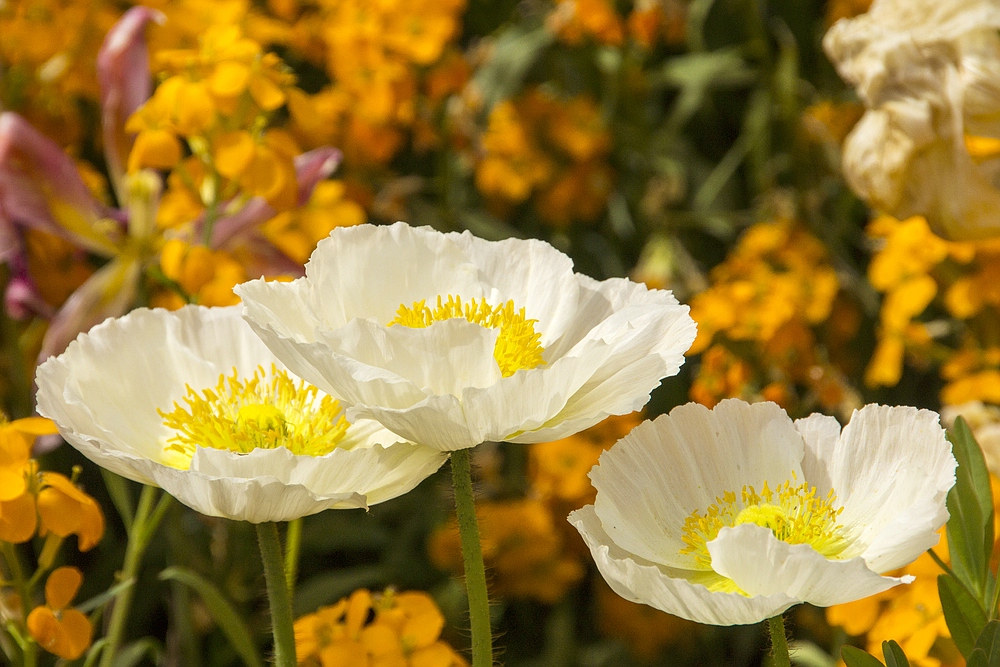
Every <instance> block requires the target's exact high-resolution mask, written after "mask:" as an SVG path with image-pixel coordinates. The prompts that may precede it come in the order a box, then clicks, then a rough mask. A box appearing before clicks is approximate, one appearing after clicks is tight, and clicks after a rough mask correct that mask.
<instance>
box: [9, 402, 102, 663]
mask: <svg viewBox="0 0 1000 667" xmlns="http://www.w3.org/2000/svg"><path fill="white" fill-rule="evenodd" d="M56 432H57V431H56V428H55V425H54V424H53V423H52V422H51V421H49V420H48V419H42V418H40V417H29V418H27V419H18V420H16V421H13V422H8V421H6V419H5V418H4V417H3V415H0V541H2V542H7V543H9V544H21V543H23V542H27V541H28V540H30V539H32V538H33V537H34V536H35V535H36V534H37V535H38V536H40V537H46V538H47V539H46V542H45V547H44V548H43V550H42V552H41V554H40V556H39V562H38V572H37V576H40V575H41V574H43V573H44V572H45V571H46V570H48V568H50V567H52V564H53V561H54V560H55V557H56V554H57V553H58V548H59V546H60V544H61V541H62V539H64V538H66V537H69V536H70V535H76V536H77V546H78V547H79V549H80V551H89V550H90V549H93V548H94V547H95V546H96V545H97V543H98V542H100V540H101V538H102V537H103V536H104V513H103V512H102V511H101V507H100V505H98V504H97V502H96V501H95V500H94V499H93V498H91V497H90V496H89V495H87V494H86V493H84V492H83V491H82V490H80V489H79V488H78V487H77V486H76V485H75V484H73V482H72V480H70V479H69V478H67V477H66V476H64V475H60V474H59V473H55V472H48V471H40V470H39V468H38V463H37V461H35V460H34V459H32V458H31V448H32V446H33V444H34V441H35V439H36V438H37V437H38V436H42V435H53V434H55V433H56ZM11 553H13V552H9V551H6V550H5V551H4V563H5V566H6V570H5V571H6V572H7V573H10V572H13V573H14V574H13V576H9V574H8V575H5V577H4V578H5V580H6V581H7V582H8V583H6V584H5V586H9V587H11V588H10V589H8V590H7V591H4V593H5V597H7V598H8V600H9V601H10V602H11V604H9V605H8V606H9V608H10V609H12V610H14V612H13V613H14V618H13V619H11V620H9V621H8V622H12V623H19V624H23V626H24V627H25V628H26V629H27V631H28V635H30V637H31V638H32V639H34V640H35V641H36V642H37V643H38V645H39V646H41V647H42V648H44V649H45V650H46V651H48V652H50V653H52V654H54V655H57V656H59V657H60V658H64V659H66V660H75V659H77V658H79V657H80V656H81V655H83V652H84V651H85V650H86V649H87V648H88V647H89V646H90V642H91V638H92V635H93V629H92V628H91V625H90V621H89V620H88V619H87V617H86V616H84V615H83V614H82V613H80V612H79V611H76V610H75V609H70V608H69V604H70V602H71V601H72V599H73V598H74V597H75V596H76V593H77V591H78V590H79V588H80V584H81V582H82V581H83V576H82V574H81V573H80V571H79V570H77V569H76V568H72V567H60V568H57V569H55V570H53V571H52V573H51V574H50V575H49V577H48V580H47V581H46V584H45V604H44V605H40V606H36V607H34V608H32V604H31V603H32V599H31V598H32V590H31V584H30V583H27V582H26V581H25V577H24V574H23V573H22V572H21V570H20V563H16V564H15V563H11V562H10V561H9V560H7V559H8V558H10V557H11V555H10V554H11ZM14 557H15V558H18V557H17V556H16V555H15V556H14ZM35 579H36V576H33V577H31V580H32V581H33V580H35ZM29 609H30V613H28V612H29Z"/></svg>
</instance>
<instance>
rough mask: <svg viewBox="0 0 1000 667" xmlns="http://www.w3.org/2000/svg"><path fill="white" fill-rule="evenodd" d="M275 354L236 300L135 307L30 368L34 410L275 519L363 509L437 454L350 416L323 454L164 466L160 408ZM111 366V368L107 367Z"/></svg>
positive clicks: (85, 447) (202, 506)
mask: <svg viewBox="0 0 1000 667" xmlns="http://www.w3.org/2000/svg"><path fill="white" fill-rule="evenodd" d="M272 363H274V364H276V365H277V366H278V368H279V369H280V368H282V365H281V364H280V362H278V361H277V359H276V358H275V357H274V355H273V354H271V353H270V352H269V351H268V350H267V348H266V347H265V346H264V345H263V343H262V342H261V341H260V340H259V339H258V338H256V337H255V336H253V335H252V332H251V331H250V330H249V328H248V327H247V325H246V323H245V322H243V320H242V319H241V318H240V308H239V307H233V308H214V309H208V308H200V307H187V308H183V309H181V310H180V311H177V313H168V312H166V311H150V310H145V309H140V310H137V311H133V313H131V314H129V315H128V316H126V317H124V318H122V319H120V320H109V321H107V322H105V323H104V324H102V325H100V326H98V327H95V329H93V330H92V331H91V332H90V333H89V334H87V335H84V336H81V337H80V338H79V339H78V340H77V341H75V342H74V343H72V344H71V345H70V347H69V348H68V349H67V351H66V353H65V354H63V355H61V356H59V357H57V358H53V359H50V360H49V361H48V362H46V363H45V364H43V365H42V366H41V367H40V368H39V371H38V377H37V383H38V387H39V391H38V406H39V411H40V413H43V414H45V415H46V416H48V417H50V418H52V419H53V420H54V421H56V423H57V424H58V425H59V427H60V432H61V433H62V434H63V436H64V437H65V438H66V439H67V441H69V442H70V443H71V444H73V445H74V446H75V447H76V448H77V449H79V450H80V451H81V452H82V453H83V454H84V455H85V456H87V457H88V458H90V459H91V460H93V461H95V462H96V463H98V464H99V465H102V466H104V467H106V468H108V469H110V470H112V471H113V472H116V473H118V474H120V475H122V476H125V477H128V478H130V479H134V480H136V481H140V482H142V483H145V484H155V485H158V486H161V487H162V488H164V489H165V490H167V491H168V492H169V493H171V494H172V495H174V496H175V497H177V498H178V500H180V501H181V502H183V503H185V504H187V505H189V506H190V507H193V508H194V509H196V510H198V511H199V512H202V513H204V514H207V515H211V516H224V517H229V518H234V519H242V520H246V521H251V522H255V523H256V522H261V521H282V520H288V519H291V518H295V517H297V516H303V515H305V514H311V513H314V512H318V511H321V510H323V509H327V508H331V507H364V506H366V505H367V504H372V503H377V502H381V501H383V500H388V499H389V498H393V497H396V496H398V495H400V494H402V493H405V492H407V491H409V490H410V489H412V488H413V487H414V486H416V484H418V483H419V482H420V481H421V480H423V479H424V478H426V477H427V476H428V475H430V474H431V473H433V472H434V471H435V470H437V469H438V468H439V467H440V466H441V464H442V463H443V462H444V460H445V458H446V456H445V455H444V454H442V453H440V452H438V451H435V450H431V449H428V448H425V447H419V446H415V445H411V444H408V443H398V441H399V438H398V436H396V435H394V434H392V433H390V432H389V431H387V430H386V429H385V428H383V427H381V426H380V425H377V424H374V423H372V422H370V421H359V422H355V423H352V425H351V427H350V428H349V429H348V431H347V434H346V435H345V438H344V440H343V442H342V447H341V448H338V449H336V450H334V451H333V452H331V453H330V454H327V455H325V456H321V457H312V456H296V455H293V454H292V453H291V452H289V451H288V450H286V449H275V450H261V449H258V450H254V451H252V452H250V453H249V454H244V455H239V454H235V453H233V452H228V451H222V450H215V449H208V448H201V447H199V448H198V449H197V450H196V453H195V455H194V458H193V460H192V462H191V468H190V470H186V471H182V470H178V469H176V468H173V467H171V466H169V465H165V456H164V453H163V452H164V445H165V444H166V440H167V438H169V437H170V436H171V435H172V432H171V431H170V429H168V428H167V427H166V426H165V425H164V424H163V420H162V418H161V417H160V415H159V414H158V413H157V409H161V410H169V409H170V408H171V407H172V406H173V403H174V402H175V401H180V400H181V398H182V397H183V396H184V395H185V393H186V386H187V385H190V386H191V387H192V388H194V389H196V390H200V389H203V388H208V387H213V386H214V385H215V384H216V383H217V382H218V379H219V376H220V375H221V374H226V375H229V374H231V373H232V370H233V368H235V369H236V370H237V373H238V374H239V375H240V376H241V377H247V376H249V375H252V374H253V372H254V370H255V369H256V368H257V367H258V366H264V367H265V368H269V367H270V365H271V364H272ZM109 364H113V367H109Z"/></svg>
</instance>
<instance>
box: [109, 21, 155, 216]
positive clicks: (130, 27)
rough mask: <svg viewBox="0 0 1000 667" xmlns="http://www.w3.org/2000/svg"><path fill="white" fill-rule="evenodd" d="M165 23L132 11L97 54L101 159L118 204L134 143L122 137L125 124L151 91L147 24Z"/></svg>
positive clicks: (113, 29)
mask: <svg viewBox="0 0 1000 667" xmlns="http://www.w3.org/2000/svg"><path fill="white" fill-rule="evenodd" d="M165 20H166V17H164V15H163V14H162V13H160V12H158V11H156V10H155V9H149V8H148V7H133V8H132V9H130V10H128V11H127V12H125V14H124V15H123V16H122V18H121V19H120V20H119V21H118V23H116V24H115V25H114V27H112V28H111V30H109V31H108V34H107V35H106V36H105V37H104V43H103V44H102V45H101V50H100V51H98V53H97V78H98V81H99V82H100V85H101V125H102V129H103V131H104V155H105V158H106V159H107V162H108V171H110V172H111V180H112V182H113V183H114V186H115V190H116V191H117V193H118V199H119V201H122V200H123V196H122V195H123V193H122V192H121V191H120V188H121V183H122V176H123V175H124V173H125V166H124V165H125V162H126V161H127V159H128V154H129V151H131V150H132V142H133V137H132V136H130V135H128V134H126V133H125V121H126V120H128V117H129V116H131V115H132V113H133V112H134V111H135V110H136V109H138V108H139V107H140V106H142V105H143V103H145V101H146V100H147V99H149V95H150V92H151V90H152V82H151V79H150V73H149V53H148V51H147V49H146V24H148V23H149V22H150V21H156V22H157V23H163V22H164V21H165Z"/></svg>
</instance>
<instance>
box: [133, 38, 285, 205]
mask: <svg viewBox="0 0 1000 667" xmlns="http://www.w3.org/2000/svg"><path fill="white" fill-rule="evenodd" d="M153 67H154V69H155V70H159V71H161V72H163V74H164V75H165V76H166V78H165V79H164V80H163V82H162V83H161V84H160V85H159V86H158V87H157V88H156V91H155V92H154V93H153V96H152V97H151V98H150V99H149V100H148V101H147V102H146V103H145V104H144V105H143V106H142V107H141V108H140V109H139V110H138V111H137V112H136V113H135V114H133V115H132V117H131V118H130V119H129V121H128V122H127V123H126V126H125V129H126V131H127V132H134V133H137V134H136V139H135V143H134V145H133V147H132V151H131V153H130V155H129V159H128V166H129V170H130V171H134V170H136V169H141V168H143V167H150V168H154V169H172V168H174V167H175V166H177V165H178V164H180V163H181V159H182V158H183V157H184V152H185V151H184V148H185V145H184V144H182V139H183V140H186V141H185V143H186V147H187V148H188V149H189V150H190V151H191V152H192V154H193V155H194V156H195V157H197V158H198V159H199V160H200V161H201V162H202V163H203V165H204V166H205V167H208V168H209V171H208V173H207V174H192V173H189V179H190V180H191V181H193V184H194V185H195V186H196V187H197V189H198V191H199V192H204V190H205V189H206V188H207V189H209V191H210V192H209V195H210V196H209V197H207V199H209V200H210V201H209V202H208V203H209V204H211V203H214V201H217V200H219V201H221V200H223V199H230V198H232V197H233V196H235V195H236V194H237V192H240V193H243V194H244V195H245V196H251V197H253V196H260V197H263V198H264V199H266V200H267V201H268V203H270V204H271V205H272V206H274V207H275V208H278V209H287V208H290V207H292V206H294V205H295V202H296V196H297V192H298V185H297V182H296V178H295V166H294V164H293V162H292V160H293V158H294V157H295V156H296V155H297V154H299V153H300V152H301V151H300V150H299V148H298V146H297V144H296V143H295V141H294V140H293V139H292V138H291V136H290V135H288V134H287V133H285V132H283V131H281V130H277V129H267V125H268V123H269V117H270V114H273V113H274V112H275V111H277V110H278V109H280V108H281V107H283V106H284V105H285V103H286V101H287V99H288V92H289V91H290V90H291V89H292V87H293V85H294V81H295V77H294V75H293V74H292V73H291V71H290V70H289V69H288V68H287V67H286V66H285V65H284V63H283V62H282V61H281V59H280V58H279V57H278V56H277V55H275V54H274V53H267V52H264V51H263V49H262V47H261V46H260V44H258V43H257V42H255V41H254V40H252V39H249V38H247V37H245V36H244V35H243V34H242V31H241V30H240V28H239V27H238V26H235V25H227V26H213V27H211V28H209V29H208V30H207V31H206V32H205V33H204V35H202V37H201V39H200V42H199V45H198V48H197V49H164V50H161V51H159V52H157V53H156V54H155V57H154V58H153ZM189 167H194V165H193V164H191V165H189ZM197 176H201V178H197ZM206 178H207V179H208V180H207V182H206ZM215 193H218V194H215ZM212 195H214V196H212ZM227 195H228V196H227ZM203 198H205V197H204V195H203Z"/></svg>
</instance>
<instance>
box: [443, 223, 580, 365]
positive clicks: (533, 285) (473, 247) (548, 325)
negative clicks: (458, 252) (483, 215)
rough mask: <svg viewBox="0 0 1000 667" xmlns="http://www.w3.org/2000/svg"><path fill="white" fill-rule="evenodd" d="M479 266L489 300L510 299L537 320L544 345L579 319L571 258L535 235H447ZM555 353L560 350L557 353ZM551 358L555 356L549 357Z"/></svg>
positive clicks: (577, 298)
mask: <svg viewBox="0 0 1000 667" xmlns="http://www.w3.org/2000/svg"><path fill="white" fill-rule="evenodd" d="M449 236H450V238H451V239H452V240H453V241H454V242H455V243H456V245H458V246H459V247H461V248H462V249H463V250H464V252H465V253H466V255H467V256H468V257H469V259H470V260H471V261H472V263H473V264H475V265H476V266H477V267H478V269H479V282H480V283H482V285H483V286H484V288H486V287H487V286H488V288H489V289H488V291H486V292H485V293H484V295H483V296H485V297H486V298H487V299H488V300H489V301H490V303H491V304H494V305H499V303H505V302H507V301H508V300H511V299H512V300H513V301H514V305H515V306H516V307H517V308H524V310H525V314H526V315H527V317H528V318H529V319H535V320H538V323H537V324H536V325H535V330H536V331H538V332H539V333H541V341H540V342H541V345H542V347H545V348H546V349H547V348H548V347H549V345H551V344H552V343H553V342H554V341H555V340H557V339H558V338H560V337H561V336H562V335H563V332H564V331H565V330H566V328H567V327H569V326H570V325H571V323H573V322H574V320H576V321H578V320H579V315H580V313H579V311H580V308H579V299H580V295H579V292H580V287H579V283H578V281H577V279H576V276H575V275H574V274H573V262H572V260H570V258H569V257H567V256H566V255H564V254H563V253H561V252H559V251H558V250H556V249H555V248H553V247H552V246H551V245H549V244H548V243H545V242H543V241H538V240H535V239H527V240H521V239H507V240H505V241H499V242H490V241H484V240H483V239H479V238H476V237H475V236H473V235H472V234H470V233H469V232H464V233H462V234H455V235H449ZM556 356H558V355H556ZM547 358H554V357H547Z"/></svg>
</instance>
